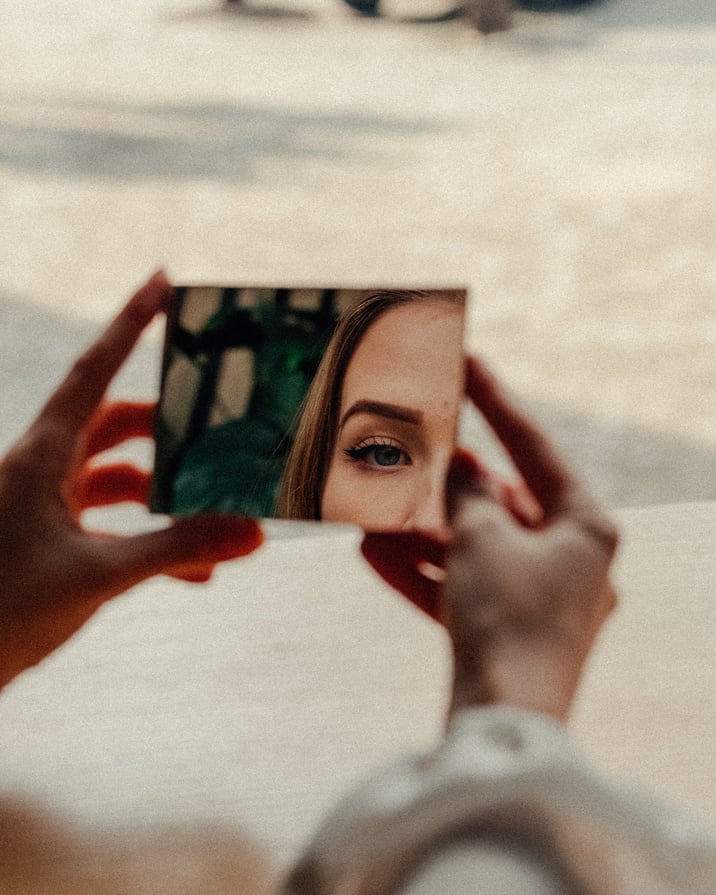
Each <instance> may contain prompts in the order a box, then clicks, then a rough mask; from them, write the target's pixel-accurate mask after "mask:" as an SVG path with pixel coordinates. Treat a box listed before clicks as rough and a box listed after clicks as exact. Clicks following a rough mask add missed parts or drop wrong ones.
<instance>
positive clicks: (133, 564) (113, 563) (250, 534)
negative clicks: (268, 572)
mask: <svg viewBox="0 0 716 895" xmlns="http://www.w3.org/2000/svg"><path fill="white" fill-rule="evenodd" d="M262 543H263V532H262V531H261V528H260V527H259V525H258V523H257V522H255V521H254V520H253V519H245V518H242V517H240V516H230V515H222V514H213V513H212V514H206V515H199V516H192V517H187V518H183V519H179V520H178V521H177V522H175V523H174V524H173V525H170V526H169V527H168V528H164V529H162V530H160V531H152V532H148V533H146V534H141V535H134V536H133V537H129V538H122V539H119V540H112V541H111V542H107V552H108V556H107V575H108V577H109V579H110V580H109V581H108V585H109V586H110V588H111V589H112V590H113V591H115V592H119V591H120V590H125V589H126V588H128V587H131V586H132V585H134V584H138V583H139V582H140V581H144V580H145V579H146V578H151V577H152V576H153V575H161V574H167V575H173V576H175V577H176V576H178V577H183V578H191V577H192V575H193V573H196V575H195V576H194V577H197V578H198V579H199V580H201V578H202V573H205V570H206V568H207V566H211V565H213V564H214V563H219V562H224V561H226V560H229V559H236V558H238V557H240V556H247V555H248V554H249V553H252V552H253V551H254V550H256V549H257V548H258V547H260V546H261V544H262ZM203 577H206V576H205V574H204V575H203Z"/></svg>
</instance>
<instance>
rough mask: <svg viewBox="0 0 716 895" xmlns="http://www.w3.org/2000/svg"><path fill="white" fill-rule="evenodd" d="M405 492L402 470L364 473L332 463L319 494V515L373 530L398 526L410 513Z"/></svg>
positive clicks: (324, 518) (397, 527)
mask: <svg viewBox="0 0 716 895" xmlns="http://www.w3.org/2000/svg"><path fill="white" fill-rule="evenodd" d="M407 492H408V483H407V476H401V472H398V471H396V473H389V474H368V475H366V474H365V473H363V474H361V473H360V472H358V471H357V470H355V469H353V468H351V466H349V465H348V464H342V463H338V464H332V465H331V467H330V468H329V471H328V477H327V478H326V484H325V487H324V489H323V495H322V497H321V518H322V519H323V521H324V522H351V523H353V524H354V525H359V526H360V527H361V528H366V529H373V530H380V529H399V528H402V526H403V524H404V523H405V521H406V520H407V518H408V516H409V512H408V510H407V507H406V505H405V504H406V500H405V498H406V496H407Z"/></svg>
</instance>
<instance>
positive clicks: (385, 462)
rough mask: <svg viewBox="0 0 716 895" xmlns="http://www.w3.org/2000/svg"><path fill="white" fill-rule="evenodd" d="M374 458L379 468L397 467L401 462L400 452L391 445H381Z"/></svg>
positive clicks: (377, 448)
mask: <svg viewBox="0 0 716 895" xmlns="http://www.w3.org/2000/svg"><path fill="white" fill-rule="evenodd" d="M374 457H375V462H376V463H377V464H378V466H395V464H396V463H397V462H398V461H399V460H400V450H399V449H398V448H395V447H390V445H381V446H379V447H376V449H375V454H374Z"/></svg>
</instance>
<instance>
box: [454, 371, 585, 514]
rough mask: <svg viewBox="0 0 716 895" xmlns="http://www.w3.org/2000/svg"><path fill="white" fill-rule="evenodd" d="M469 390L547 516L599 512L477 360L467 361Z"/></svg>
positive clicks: (554, 449)
mask: <svg viewBox="0 0 716 895" xmlns="http://www.w3.org/2000/svg"><path fill="white" fill-rule="evenodd" d="M466 391H467V394H468V396H469V397H470V399H471V400H472V401H473V403H474V404H475V406H476V407H477V408H478V410H479V411H480V412H481V413H482V415H483V416H484V418H485V420H486V421H487V422H488V423H489V425H490V427H491V428H492V430H493V431H494V433H495V435H497V437H498V438H499V440H500V441H501V442H502V444H503V445H504V447H505V449H506V450H507V453H508V454H509V455H510V457H511V458H512V461H513V462H514V464H515V466H516V467H517V469H518V471H519V472H520V473H521V475H522V477H523V478H524V480H525V482H526V483H527V485H528V486H529V488H530V490H531V491H532V493H533V494H534V495H535V497H536V498H537V500H538V501H539V502H540V504H541V505H542V508H543V509H544V511H545V514H546V515H547V516H552V515H555V514H559V513H563V512H572V511H575V510H595V511H597V510H598V505H597V503H596V501H595V500H594V498H593V497H592V496H591V494H590V493H589V491H588V489H587V488H586V487H585V486H584V485H583V484H582V483H581V481H580V480H579V479H578V478H577V476H576V475H575V474H574V473H573V472H572V470H571V469H570V468H569V467H568V466H567V464H566V463H565V461H564V460H563V459H562V457H561V456H560V454H559V452H558V451H557V450H556V448H555V447H554V445H553V444H552V443H551V442H550V441H549V439H548V438H547V437H546V436H545V435H544V434H543V433H542V431H541V430H540V429H539V428H538V426H537V425H536V424H535V423H533V422H532V420H531V419H529V417H527V416H526V415H525V414H524V413H522V412H521V411H520V410H518V409H517V408H516V407H515V406H514V405H513V404H512V402H511V401H510V400H509V398H508V397H507V395H506V394H505V393H504V391H503V389H502V388H501V386H500V385H499V383H498V382H497V380H496V379H495V378H494V376H493V375H492V374H491V373H490V372H489V371H488V370H487V368H486V367H485V366H484V365H483V364H482V363H481V362H480V361H478V360H477V359H476V358H474V357H468V359H467V378H466Z"/></svg>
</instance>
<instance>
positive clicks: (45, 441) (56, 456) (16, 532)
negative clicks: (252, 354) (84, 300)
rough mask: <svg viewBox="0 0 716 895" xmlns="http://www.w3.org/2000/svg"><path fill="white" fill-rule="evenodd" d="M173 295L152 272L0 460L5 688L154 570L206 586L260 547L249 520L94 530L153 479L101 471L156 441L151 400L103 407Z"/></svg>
mask: <svg viewBox="0 0 716 895" xmlns="http://www.w3.org/2000/svg"><path fill="white" fill-rule="evenodd" d="M171 293H172V288H171V286H170V284H169V282H168V281H167V279H166V277H165V276H164V275H163V274H161V273H160V274H156V275H155V276H154V277H152V279H151V280H149V282H148V283H147V284H146V285H145V286H144V287H143V288H142V289H140V290H139V291H138V292H137V293H136V295H134V297H133V298H132V299H131V300H130V301H129V303H128V304H127V305H126V307H125V308H124V309H123V310H122V311H121V313H120V314H119V315H118V316H117V317H116V319H115V320H114V321H113V322H112V323H111V324H110V326H109V327H108V329H107V330H106V331H105V333H104V334H103V335H102V336H101V337H100V339H99V340H98V341H97V342H96V343H95V344H94V345H93V346H92V347H91V348H90V349H89V350H88V351H87V352H86V353H85V354H84V355H83V356H82V357H81V358H79V360H78V361H77V362H76V363H75V365H74V367H73V368H72V370H71V371H70V373H69V375H68V376H67V378H66V379H65V381H64V382H63V383H62V384H61V385H60V387H59V388H58V389H57V391H56V392H55V393H54V394H53V395H52V397H51V398H50V399H49V401H48V402H47V404H46V405H45V407H44V409H43V410H42V411H41V413H40V415H39V416H38V417H37V419H36V420H35V422H34V423H33V424H32V425H31V426H30V428H29V430H28V431H27V432H26V434H25V435H24V436H23V437H22V438H21V439H20V441H18V442H17V444H15V446H14V447H13V448H11V449H10V451H9V452H8V454H7V455H6V457H5V458H4V459H3V460H2V461H1V462H0V637H2V643H1V644H0V686H3V685H4V684H6V683H8V682H9V681H10V680H12V678H13V677H15V676H16V675H17V674H19V673H20V672H21V671H23V670H24V669H26V668H29V667H30V666H32V665H35V664H36V663H37V662H39V661H40V660H41V659H43V658H44V657H45V656H46V655H48V654H49V653H50V652H52V651H53V650H54V649H56V648H57V647H58V646H60V645H61V644H62V643H64V641H65V640H67V639H68V638H69V637H71V636H72V634H74V633H75V631H77V630H78V629H79V628H80V627H81V626H82V625H83V624H84V622H85V621H87V619H88V618H90V616H91V615H92V614H93V613H94V612H96V610H97V609H98V608H99V607H100V606H101V605H102V604H103V603H105V602H106V601H107V600H109V599H111V598H112V597H114V596H116V595H117V594H120V593H122V592H123V591H125V590H127V589H129V588H130V587H132V586H134V585H135V584H138V583H139V582H141V581H143V580H145V579H146V578H149V577H151V576H152V575H157V574H162V573H163V574H169V575H173V576H176V577H181V578H186V579H188V580H206V579H208V577H209V576H210V574H211V570H212V568H213V565H214V564H215V563H217V562H221V561H222V560H227V559H231V558H234V557H238V556H244V555H245V554H247V553H250V552H251V551H252V550H255V549H256V548H257V547H258V546H259V545H260V543H261V540H262V535H261V531H260V529H259V527H258V526H257V524H256V523H255V522H253V521H251V520H247V519H240V518H236V517H230V516H219V515H211V516H208V515H207V516H198V517H193V518H191V519H182V520H180V521H179V522H176V523H175V524H173V525H170V526H169V527H167V528H165V529H163V530H161V531H155V532H151V533H147V534H140V535H134V536H131V537H118V536H115V535H108V534H102V533H99V532H91V531H87V530H86V529H84V528H83V527H82V525H81V524H80V515H81V513H82V512H83V511H84V510H85V509H88V508H89V507H94V506H101V505H105V504H110V503H118V502H120V501H124V500H138V501H140V502H144V501H145V499H146V494H147V489H148V475H147V474H146V473H144V472H141V471H140V470H137V469H135V468H134V467H132V466H129V465H127V464H114V465H112V466H104V467H103V466H97V465H94V464H93V462H92V460H93V458H94V457H95V456H96V455H97V454H98V453H100V452H102V451H104V450H107V449H108V448H110V447H114V446H116V445H117V444H119V443H121V442H122V441H124V440H126V439H127V438H132V437H137V436H144V435H149V434H150V432H151V414H152V412H153V405H151V404H129V403H119V404H110V405H103V404H102V400H103V398H104V394H105V392H106V389H107V387H108V385H109V383H110V381H111V380H112V378H113V376H114V374H115V373H116V372H117V370H118V369H119V367H120V366H121V365H122V363H123V362H124V360H125V359H126V357H127V355H128V354H129V352H130V351H131V349H132V347H133V345H134V344H135V342H136V340H137V339H138V337H139V335H140V333H141V332H142V330H143V329H144V327H145V326H146V325H147V324H148V323H149V321H150V320H151V319H152V318H153V317H154V315H155V314H156V313H157V312H158V311H159V310H161V309H162V308H164V307H165V306H166V303H167V301H168V300H169V298H170V296H171Z"/></svg>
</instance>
